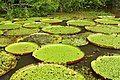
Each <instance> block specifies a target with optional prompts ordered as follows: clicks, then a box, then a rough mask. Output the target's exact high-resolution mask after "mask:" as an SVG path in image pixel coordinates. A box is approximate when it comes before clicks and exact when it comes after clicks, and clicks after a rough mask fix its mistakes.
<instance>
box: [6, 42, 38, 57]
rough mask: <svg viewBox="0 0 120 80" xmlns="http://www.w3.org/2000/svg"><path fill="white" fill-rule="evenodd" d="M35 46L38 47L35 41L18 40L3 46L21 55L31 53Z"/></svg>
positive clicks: (8, 50)
mask: <svg viewBox="0 0 120 80" xmlns="http://www.w3.org/2000/svg"><path fill="white" fill-rule="evenodd" d="M37 48H39V46H38V45H37V44H36V43H32V42H19V43H13V44H10V45H8V46H7V47H5V50H6V51H7V52H10V53H12V54H15V55H23V54H28V53H31V52H33V51H34V50H35V49H37Z"/></svg>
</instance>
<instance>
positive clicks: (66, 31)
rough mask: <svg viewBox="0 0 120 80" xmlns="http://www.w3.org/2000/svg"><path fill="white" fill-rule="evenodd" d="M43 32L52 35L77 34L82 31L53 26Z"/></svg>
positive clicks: (68, 27) (69, 27) (74, 28)
mask: <svg viewBox="0 0 120 80" xmlns="http://www.w3.org/2000/svg"><path fill="white" fill-rule="evenodd" d="M42 30H43V31H44V32H48V33H52V34H75V33H78V32H80V31H81V29H80V28H76V27H72V26H51V27H45V28H42Z"/></svg>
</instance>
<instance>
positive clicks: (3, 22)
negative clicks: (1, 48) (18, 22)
mask: <svg viewBox="0 0 120 80" xmlns="http://www.w3.org/2000/svg"><path fill="white" fill-rule="evenodd" d="M1 24H12V21H1V22H0V25H1Z"/></svg>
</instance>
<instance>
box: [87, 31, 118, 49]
mask: <svg viewBox="0 0 120 80" xmlns="http://www.w3.org/2000/svg"><path fill="white" fill-rule="evenodd" d="M88 40H89V41H90V42H92V43H93V44H96V45H98V46H101V47H105V48H114V49H120V35H119V34H111V35H107V34H100V33H98V34H93V35H90V36H88Z"/></svg>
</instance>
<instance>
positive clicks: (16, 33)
mask: <svg viewBox="0 0 120 80" xmlns="http://www.w3.org/2000/svg"><path fill="white" fill-rule="evenodd" d="M37 32H39V29H27V28H20V29H15V30H9V31H7V32H6V33H5V35H10V36H22V35H29V34H33V33H37Z"/></svg>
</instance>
